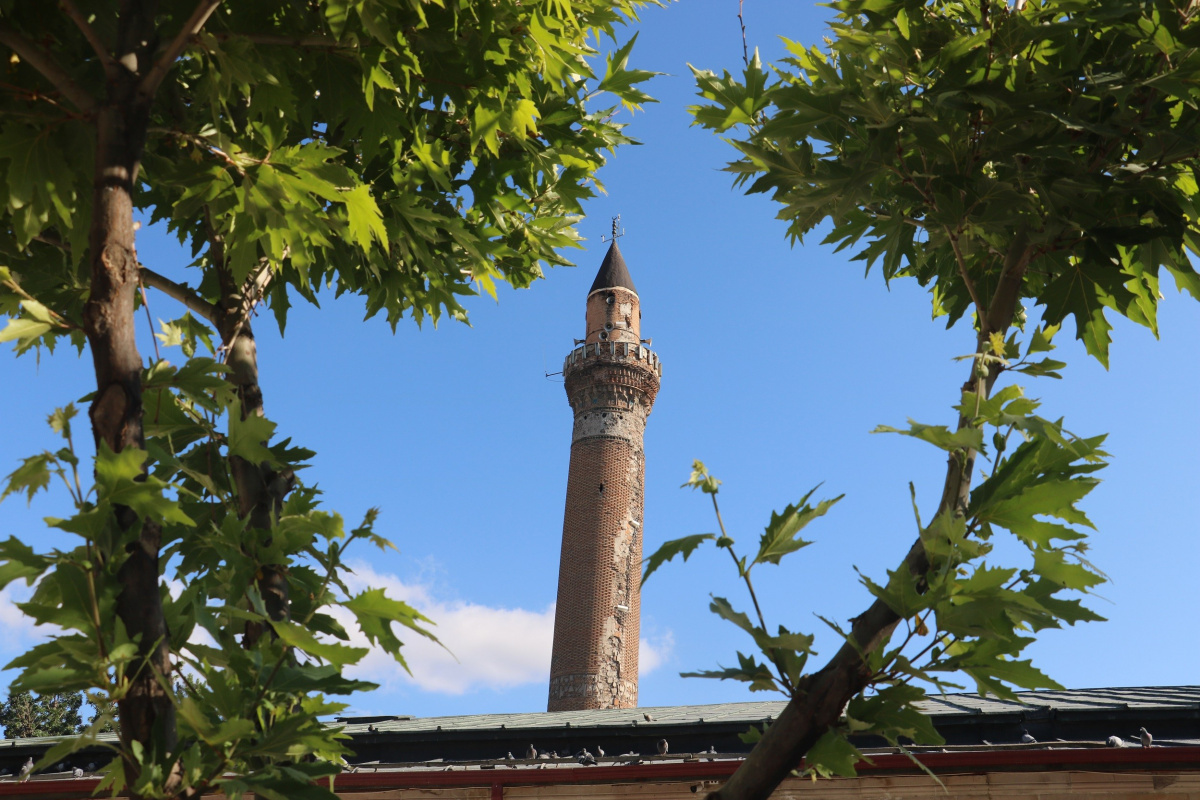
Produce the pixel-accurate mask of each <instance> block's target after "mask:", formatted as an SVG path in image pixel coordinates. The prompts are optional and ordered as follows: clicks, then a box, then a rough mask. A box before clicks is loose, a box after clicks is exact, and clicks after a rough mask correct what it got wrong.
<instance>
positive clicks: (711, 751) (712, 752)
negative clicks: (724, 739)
mask: <svg viewBox="0 0 1200 800" xmlns="http://www.w3.org/2000/svg"><path fill="white" fill-rule="evenodd" d="M704 754H705V755H706V756H708V757H709V758H708V760H709V761H712V760H713V759H712V757H713V756H715V755H716V754H717V748H715V747H713V746H712V745H711V744H710V745H709V746H708V749H707V750H705V751H704Z"/></svg>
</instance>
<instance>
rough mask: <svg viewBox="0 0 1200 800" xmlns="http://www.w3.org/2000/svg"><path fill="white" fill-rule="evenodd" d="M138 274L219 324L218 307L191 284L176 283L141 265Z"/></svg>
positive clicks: (189, 307) (210, 320) (143, 281)
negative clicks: (198, 292)
mask: <svg viewBox="0 0 1200 800" xmlns="http://www.w3.org/2000/svg"><path fill="white" fill-rule="evenodd" d="M138 274H139V275H140V276H141V279H142V283H144V284H145V285H147V286H152V287H154V288H155V289H158V290H159V291H160V292H162V293H163V294H165V295H166V296H167V297H170V298H171V299H173V300H176V301H178V302H180V303H182V304H183V305H184V306H186V307H187V308H188V310H189V311H194V312H196V313H197V314H199V315H200V316H202V317H204V318H205V319H206V320H208V321H209V322H211V323H212V324H214V325H215V324H217V322H216V319H217V307H216V306H214V305H213V304H212V303H210V302H208V301H207V300H205V299H204V298H203V297H201V296H200V295H199V294H197V293H196V291H195V290H194V289H192V288H191V287H190V286H185V285H184V284H182V283H176V282H175V281H173V280H171V279H170V278H167V277H165V276H163V275H159V274H158V273H157V272H155V271H154V270H152V269H148V268H147V267H141V266H139V269H138Z"/></svg>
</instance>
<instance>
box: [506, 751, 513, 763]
mask: <svg viewBox="0 0 1200 800" xmlns="http://www.w3.org/2000/svg"><path fill="white" fill-rule="evenodd" d="M504 760H505V761H512V760H513V754H512V750H509V751H508V752H507V753H505V754H504Z"/></svg>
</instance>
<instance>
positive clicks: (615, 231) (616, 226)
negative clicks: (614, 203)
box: [600, 214, 625, 242]
mask: <svg viewBox="0 0 1200 800" xmlns="http://www.w3.org/2000/svg"><path fill="white" fill-rule="evenodd" d="M624 235H625V229H624V228H622V227H621V215H620V214H617V215H616V216H615V217H613V218H612V235H611V236H609V237H608V238H607V239H606V238H604V237H603V236H601V237H600V241H602V242H615V241H616V240H617V239H620V238H621V237H622V236H624Z"/></svg>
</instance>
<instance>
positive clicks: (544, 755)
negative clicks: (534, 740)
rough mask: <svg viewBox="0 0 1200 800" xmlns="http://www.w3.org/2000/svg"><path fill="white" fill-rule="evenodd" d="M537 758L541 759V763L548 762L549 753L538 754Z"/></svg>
mask: <svg viewBox="0 0 1200 800" xmlns="http://www.w3.org/2000/svg"><path fill="white" fill-rule="evenodd" d="M538 758H539V759H541V760H543V761H549V760H550V754H549V753H538Z"/></svg>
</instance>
